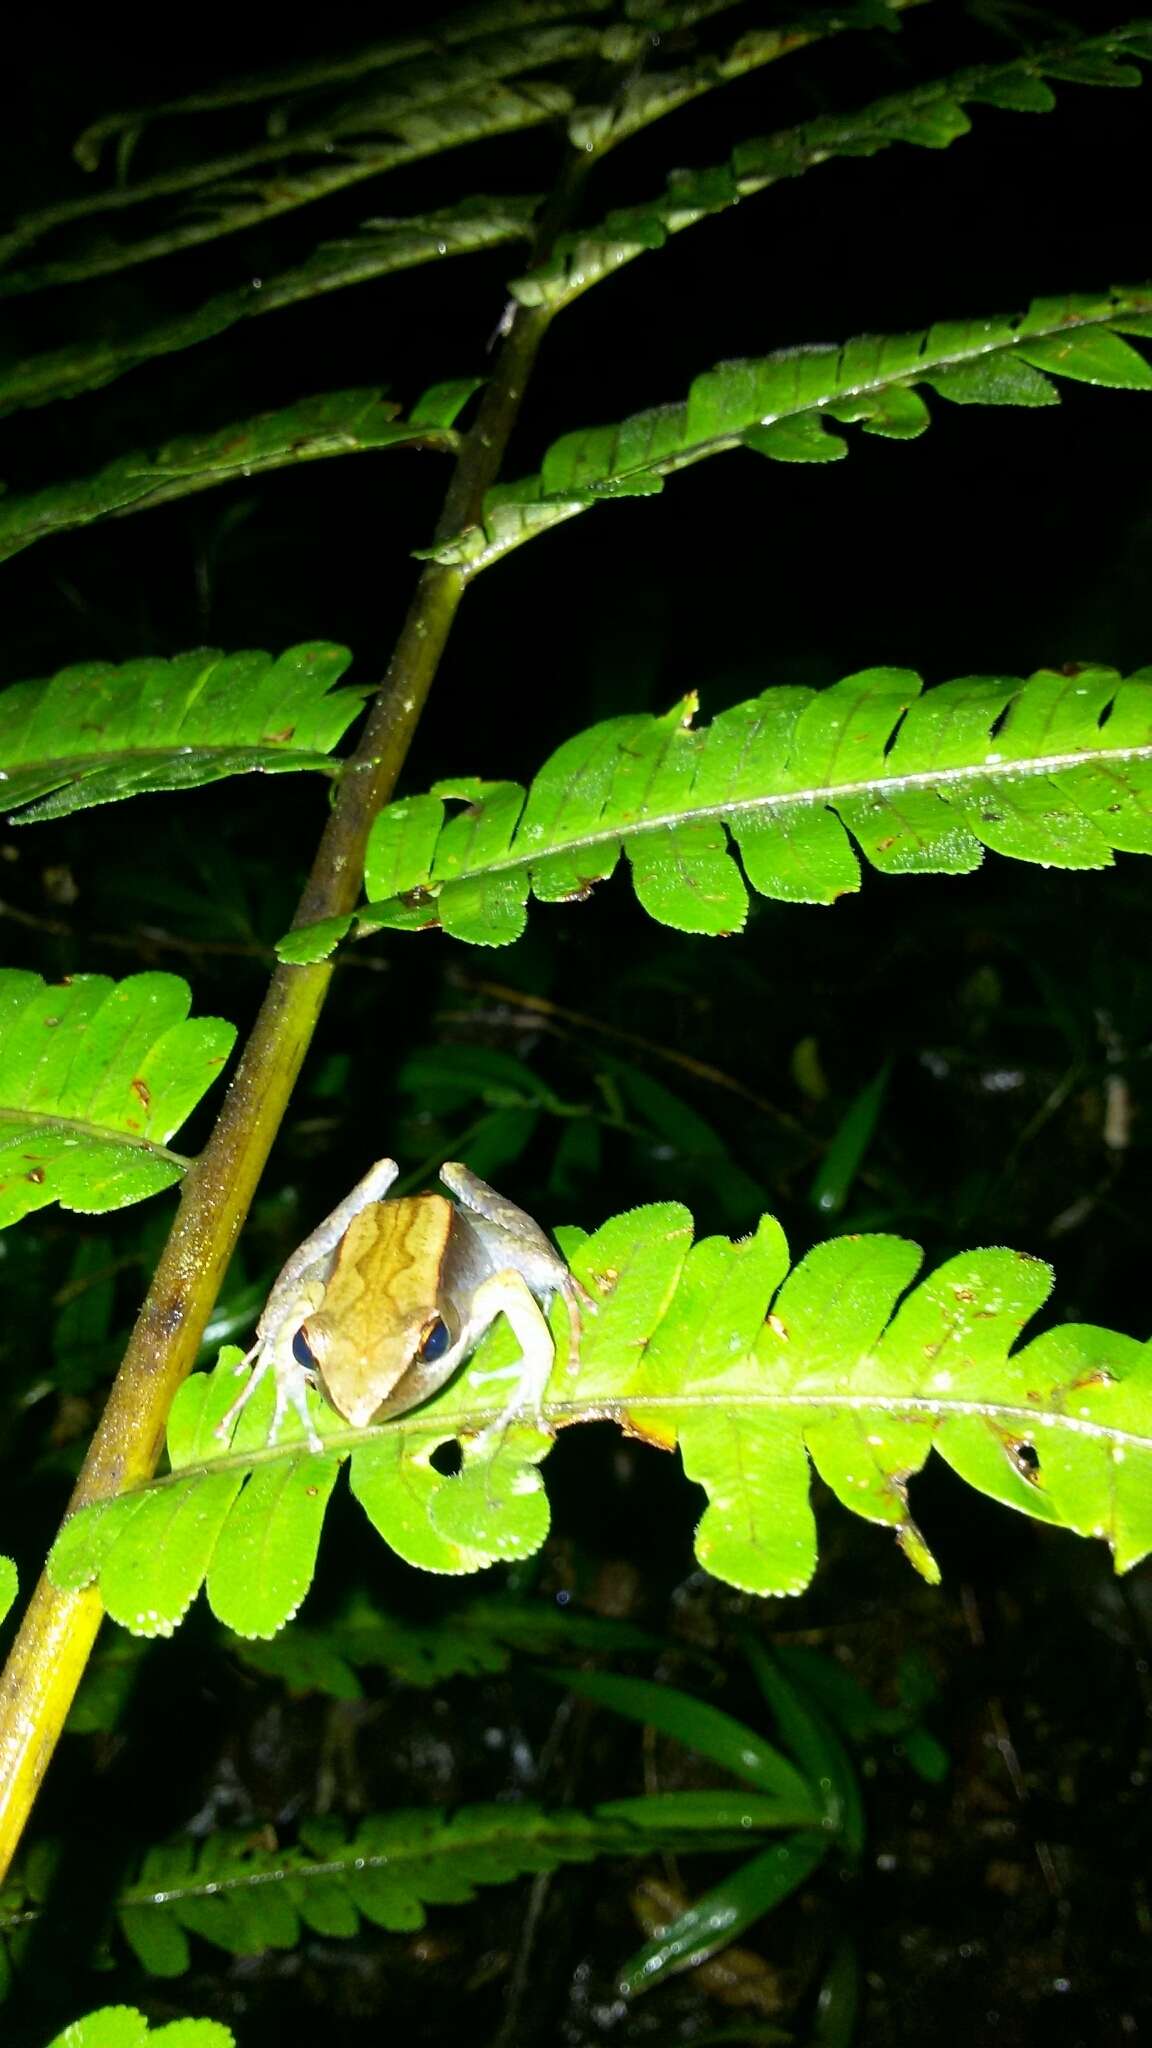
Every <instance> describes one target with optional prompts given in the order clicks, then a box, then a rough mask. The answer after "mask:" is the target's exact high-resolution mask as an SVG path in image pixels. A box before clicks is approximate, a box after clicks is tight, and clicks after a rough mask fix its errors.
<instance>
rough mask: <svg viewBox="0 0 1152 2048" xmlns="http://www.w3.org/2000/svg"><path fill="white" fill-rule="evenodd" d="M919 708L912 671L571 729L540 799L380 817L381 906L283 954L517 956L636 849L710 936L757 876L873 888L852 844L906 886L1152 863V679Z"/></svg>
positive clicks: (373, 878) (971, 679)
mask: <svg viewBox="0 0 1152 2048" xmlns="http://www.w3.org/2000/svg"><path fill="white" fill-rule="evenodd" d="M920 692H921V682H920V678H919V676H917V675H916V674H915V673H914V672H913V671H912V670H910V669H890V668H876V669H864V670H862V671H861V672H860V674H859V675H855V676H846V677H845V678H844V679H843V681H842V682H839V683H833V684H832V685H831V686H830V688H828V689H826V690H810V689H807V688H800V687H785V688H777V689H769V690H765V691H764V693H763V695H762V696H760V697H753V698H752V699H751V700H750V701H749V702H747V703H745V704H736V705H734V706H733V707H732V709H731V710H730V711H723V712H721V714H720V716H719V717H718V718H716V719H714V720H713V722H712V724H711V725H710V726H704V727H695V726H693V725H692V723H691V719H692V715H693V712H694V710H695V698H694V696H693V697H689V698H687V699H685V700H684V702H683V703H682V704H680V705H677V706H676V707H674V709H673V711H672V712H670V713H669V714H667V715H666V716H664V717H659V718H651V717H648V716H647V715H646V714H644V713H637V714H634V715H626V716H624V717H620V718H612V719H608V720H606V721H605V722H604V723H603V724H602V725H594V726H592V727H590V728H589V730H588V731H587V732H584V733H578V734H576V735H575V737H574V738H572V739H570V740H566V741H565V742H564V744H563V745H562V746H561V747H560V748H558V750H557V752H556V753H555V754H553V756H552V758H551V760H549V761H547V762H546V763H545V765H544V767H543V768H542V769H541V770H540V772H539V774H538V775H537V776H536V779H535V781H534V782H533V783H532V784H531V786H530V787H529V789H528V790H527V791H525V790H524V789H523V788H522V787H521V785H520V784H519V783H515V782H494V783H486V782H481V781H479V780H477V779H475V778H467V777H461V778H456V779H448V780H445V781H443V782H439V783H437V784H436V785H435V787H434V789H433V791H432V792H431V793H430V794H429V795H427V796H414V797H407V798H403V799H401V801H400V802H399V803H394V804H389V805H388V806H387V807H386V809H384V810H383V811H381V812H380V814H379V816H378V817H377V819H376V821H375V823H374V825H373V828H372V834H371V837H370V839H369V845H368V853H367V858H366V862H365V886H366V888H367V889H368V892H369V895H370V897H371V899H372V900H371V901H369V902H368V903H366V904H365V905H363V907H362V908H361V909H360V910H359V911H358V912H356V913H354V914H353V915H352V916H351V917H339V918H328V919H325V920H323V921H321V922H319V923H317V924H313V925H305V926H302V927H301V928H300V929H299V930H298V931H296V932H292V933H290V934H289V935H288V936H286V937H285V938H284V939H282V940H281V941H280V945H279V952H280V954H281V956H282V958H284V959H286V960H292V961H296V962H304V961H309V960H317V959H322V958H323V957H324V956H325V955H326V954H327V953H329V952H331V950H332V948H333V946H335V945H336V944H338V943H339V941H340V940H341V939H342V938H343V937H344V936H345V934H346V933H347V932H348V931H349V930H350V929H355V930H356V931H357V932H359V933H361V934H363V933H368V932H372V931H377V930H380V929H381V928H383V927H388V928H391V929H395V930H404V931H412V930H422V929H425V928H427V927H428V926H429V925H441V926H442V927H443V929H444V930H445V931H446V932H448V933H450V934H451V936H452V937H453V938H457V939H461V940H464V941H466V942H467V943H469V944H471V945H482V946H502V945H508V944H510V943H511V942H512V940H514V939H516V938H518V937H519V935H520V933H521V932H522V931H523V929H524V925H525V922H526V918H527V904H528V898H529V894H530V893H531V894H532V895H534V896H535V897H536V898H537V900H538V901H540V902H546V903H556V902H563V901H566V900H568V899H571V898H581V897H584V896H587V895H588V894H589V893H590V891H591V889H592V886H593V884H594V883H596V882H599V881H602V880H604V879H605V877H607V876H609V875H611V874H612V872H613V870H614V869H615V867H616V865H617V863H618V861H619V858H620V854H621V850H623V851H624V852H625V853H626V854H627V857H628V861H629V864H630V867H631V872H632V884H633V887H634V889H635V891H636V895H637V898H638V900H639V902H640V904H641V905H642V907H643V908H644V909H645V910H646V911H647V912H648V914H649V915H650V916H651V917H654V918H655V919H656V920H657V922H658V923H661V924H667V925H671V926H672V927H673V928H674V929H675V930H677V931H687V932H695V933H698V934H704V935H717V934H719V935H723V934H727V933H731V932H734V931H738V930H739V929H740V927H741V926H742V925H743V923H744V920H745V917H746V916H747V911H748V891H747V888H746V887H745V880H746V881H747V882H748V883H749V884H750V885H751V887H752V888H753V889H755V890H756V891H757V892H758V893H759V894H760V895H762V896H768V897H773V898H775V899H776V900H778V901H782V902H790V903H833V902H835V901H836V899H837V898H838V897H839V896H842V895H844V894H846V893H849V892H851V891H853V890H855V889H857V888H859V886H860V863H859V860H858V858H857V852H856V850H855V849H856V848H858V849H859V851H860V853H862V854H863V855H864V857H865V859H866V860H867V861H868V863H869V864H870V866H872V867H874V868H878V869H879V870H880V871H881V873H885V874H904V875H911V874H949V875H958V874H968V873H970V872H971V871H972V870H973V869H974V868H977V867H979V866H980V863H981V861H982V860H983V858H984V848H985V847H988V848H991V849H992V850H993V851H994V852H996V853H1002V854H1007V855H1009V856H1010V857H1011V858H1013V859H1015V860H1027V861H1035V862H1038V863H1040V864H1041V865H1044V866H1048V867H1066V868H1098V867H1109V866H1111V864H1112V859H1113V852H1114V850H1115V851H1121V852H1125V853H1152V669H1140V670H1138V671H1137V672H1136V674H1135V675H1133V676H1132V677H1130V678H1129V679H1128V680H1127V681H1124V680H1122V679H1121V677H1120V676H1119V675H1118V674H1117V672H1116V670H1115V669H1109V668H1095V667H1090V666H1085V667H1082V668H1073V669H1072V670H1071V671H1070V672H1069V673H1067V674H1065V673H1063V672H1057V671H1054V670H1051V669H1041V670H1039V671H1038V673H1037V674H1035V675H1033V676H1032V677H1030V678H1029V679H1028V680H1027V681H1022V680H1021V679H1020V678H1019V677H1014V676H961V677H958V678H957V679H956V681H954V682H949V683H941V684H939V685H938V686H937V687H936V688H935V689H932V690H928V691H927V692H925V694H924V695H923V696H922V695H921V694H920ZM460 804H462V805H463V808H457V806H458V805H460ZM728 835H731V839H732V840H734V841H735V844H736V847H737V848H738V849H739V853H740V859H741V862H742V865H743V876H742V875H741V872H740V869H739V868H738V867H737V864H736V860H735V858H734V855H733V851H732V848H731V846H730V843H729V837H728Z"/></svg>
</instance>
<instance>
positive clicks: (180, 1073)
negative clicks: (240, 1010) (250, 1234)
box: [0, 968, 236, 1227]
mask: <svg viewBox="0 0 1152 2048" xmlns="http://www.w3.org/2000/svg"><path fill="white" fill-rule="evenodd" d="M190 1003H191V993H190V991H189V989H188V986H187V984H186V983H185V982H183V981H181V980H180V978H179V976H178V975H175V974H132V975H129V976H127V978H126V979H125V980H123V981H119V982H114V981H111V980H109V978H108V977H107V976H106V975H102V974H78V975H75V976H73V978H72V980H71V981H69V982H67V983H65V984H62V985H60V986H52V985H51V984H49V983H47V982H44V981H41V979H40V976H39V975H38V974H29V973H25V972H24V971H23V970H21V969H18V968H3V969H0V1227H2V1226H3V1225H4V1224H7V1223H14V1222H15V1221H16V1220H17V1218H19V1217H21V1216H27V1215H29V1214H30V1213H31V1211H32V1210H34V1209H43V1208H45V1207H46V1206H47V1205H48V1203H49V1202H59V1203H60V1205H61V1207H62V1208H65V1209H78V1210H80V1211H81V1213H82V1214H84V1215H89V1216H94V1215H102V1214H104V1213H105V1212H106V1211H107V1210H109V1209H122V1208H125V1207H126V1206H127V1205H128V1204H129V1203H130V1202H139V1201H142V1200H143V1199H144V1197H145V1196H146V1195H151V1194H155V1193H157V1192H158V1190H159V1189H161V1188H166V1187H171V1185H172V1183H173V1181H176V1180H179V1178H180V1176H181V1174H182V1172H183V1170H184V1166H185V1161H184V1160H183V1159H182V1158H180V1156H179V1155H178V1154H177V1153H174V1152H170V1151H169V1150H168V1146H167V1140H168V1139H169V1138H170V1137H171V1136H172V1134H173V1132H174V1131H175V1130H177V1129H178V1128H179V1126H180V1124H182V1123H183V1122H184V1119H185V1118H186V1117H187V1116H189V1115H190V1114H191V1112H192V1110H193V1109H194V1108H195V1106H196V1104H197V1103H198V1102H199V1100H200V1098H201V1096H202V1095H203V1094H204V1091H205V1089H206V1088H208V1087H209V1086H210V1085H211V1083H212V1082H213V1081H214V1080H216V1078H217V1076H218V1074H219V1072H220V1069H221V1067H222V1066H223V1064H224V1061H225V1060H226V1058H227V1056H228V1053H229V1052H230V1050H231V1048H232V1043H233V1040H234V1039H235V1036H236V1031H235V1027H234V1026H233V1025H231V1024H227V1023H225V1022H224V1020H223V1019H222V1018H219V1017H189V1015H188V1010H189V1006H190Z"/></svg>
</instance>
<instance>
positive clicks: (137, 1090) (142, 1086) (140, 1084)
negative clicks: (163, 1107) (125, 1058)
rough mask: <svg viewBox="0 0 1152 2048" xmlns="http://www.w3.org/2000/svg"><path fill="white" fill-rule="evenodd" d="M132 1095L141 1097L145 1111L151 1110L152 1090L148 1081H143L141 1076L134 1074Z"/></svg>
mask: <svg viewBox="0 0 1152 2048" xmlns="http://www.w3.org/2000/svg"><path fill="white" fill-rule="evenodd" d="M132 1093H133V1095H135V1096H138V1097H139V1100H140V1101H141V1102H142V1103H143V1104H144V1107H145V1109H151V1107H152V1090H151V1089H150V1088H149V1086H148V1083H147V1081H143V1080H141V1078H140V1075H139V1074H134V1075H133V1077H132Z"/></svg>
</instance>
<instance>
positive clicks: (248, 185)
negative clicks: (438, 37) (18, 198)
mask: <svg viewBox="0 0 1152 2048" xmlns="http://www.w3.org/2000/svg"><path fill="white" fill-rule="evenodd" d="M599 39H600V30H599V29H598V28H597V27H596V26H595V25H587V24H582V23H565V22H558V23H554V24H543V25H541V26H540V27H527V28H524V29H515V30H511V31H508V32H506V33H503V34H500V35H496V36H489V37H484V38H482V39H480V40H479V41H478V42H477V43H475V44H474V45H473V46H472V47H471V48H470V49H468V48H463V49H459V50H458V51H456V52H442V53H439V54H437V55H435V56H433V57H431V58H419V59H417V60H415V61H414V62H411V63H409V64H405V65H403V66H402V67H400V68H399V70H398V72H397V74H396V77H395V79H394V80H393V81H392V84H391V89H387V88H385V87H383V86H381V87H380V88H372V87H369V88H368V89H366V90H365V91H364V92H363V93H361V94H358V95H356V96H354V97H352V98H350V99H348V100H346V101H345V102H343V103H342V104H341V105H339V106H336V107H335V108H332V109H331V110H328V111H325V112H322V113H320V114H318V115H315V116H313V117H312V118H309V117H308V116H307V114H306V115H305V118H304V120H303V121H302V123H301V124H300V125H299V126H296V127H292V126H288V127H286V128H282V129H280V131H279V132H278V133H276V134H273V135H268V134H267V133H265V134H264V135H262V136H261V138H260V140H259V141H258V142H256V143H254V144H253V145H252V146H251V147H250V148H248V149H244V150H237V151H233V152H232V153H230V154H229V155H227V156H220V157H216V158H213V159H211V160H208V161H204V162H196V163H191V164H186V165H182V166H180V167H178V168H177V169H174V170H171V171H165V172H162V173H159V174H157V175H156V176H155V177H152V178H148V179H146V180H143V181H142V182H140V183H139V184H135V185H128V184H122V185H114V186H111V187H108V188H106V189H104V190H102V191H100V192H98V193H93V194H85V195H84V196H83V197H82V198H79V199H74V200H69V201H65V202H63V203H61V204H59V205H56V206H52V207H49V208H46V209H44V210H43V211H41V212H39V213H36V214H32V215H29V216H28V217H27V218H26V219H24V220H23V221H18V222H17V223H16V224H15V226H14V227H13V228H12V229H11V231H10V232H9V233H8V234H7V235H3V236H0V267H2V274H0V296H16V295H20V294H25V293H28V292H34V291H39V290H41V289H43V288H44V287H45V286H48V285H56V284H62V283H65V282H73V283H74V282H77V281H78V280H80V279H82V278H92V277H100V276H104V275H107V274H108V273H110V272H112V271H119V270H124V269H127V268H129V267H131V266H132V265H135V264H138V263H143V262H147V261H149V260H150V259H151V258H153V257H156V256H161V255H170V254H172V253H174V252H175V251H176V250H179V249H188V248H193V247H195V246H197V245H199V244H202V243H204V242H208V241H215V240H218V239H219V238H220V237H221V236H224V235H231V234H235V233H237V232H238V231H239V230H240V229H241V228H248V227H255V226H257V225H259V224H261V223H264V222H267V221H270V220H273V219H276V218H277V217H278V216H280V215H282V214H285V213H291V212H295V211H296V210H297V209H299V208H300V207H303V206H309V205H312V204H314V203H315V202H316V201H318V200H321V199H326V198H330V197H331V196H332V195H333V194H334V193H336V192H340V191H344V190H346V189H348V188H349V187H351V186H353V185H357V184H360V183H362V182H363V181H364V180H365V179H366V178H375V177H379V176H380V175H381V174H382V173H383V172H385V171H389V170H395V169H397V168H399V166H400V165H402V164H408V163H414V162H417V161H419V160H420V159H421V158H423V157H429V156H439V155H442V154H443V153H445V152H446V151H448V150H452V149H458V148H461V147H462V146H463V145H464V144H466V143H472V142H481V141H484V140H488V139H490V138H492V137H494V136H497V135H506V134H510V133H515V132H516V131H517V130H520V129H526V128H532V127H538V126H539V125H540V124H541V123H542V122H545V121H552V120H556V119H557V118H558V117H561V116H563V115H565V114H567V113H568V112H570V110H571V108H572V105H573V95H572V92H571V90H570V89H569V87H568V86H567V85H565V84H563V83H561V82H559V81H553V80H551V79H549V78H547V77H524V74H525V73H528V72H534V71H536V70H537V69H538V68H539V67H548V66H550V65H563V64H566V63H570V62H572V61H574V60H576V59H580V58H584V59H587V58H589V57H592V56H594V55H595V54H596V51H597V48H598V45H599ZM517 81H519V82H517ZM318 159H319V161H318ZM163 199H179V200H181V202H182V204H181V206H180V209H179V210H178V211H177V212H174V213H173V214H172V215H170V217H169V218H168V219H167V220H166V221H165V222H164V224H163V225H162V226H161V227H159V228H158V229H157V228H145V229H144V231H143V232H142V233H141V234H140V235H139V236H138V237H136V238H134V239H131V238H125V239H123V240H120V241H113V240H112V239H111V238H110V237H109V236H107V235H102V236H101V238H100V240H99V242H97V243H95V244H94V245H93V246H91V247H90V248H88V249H86V250H82V251H79V252H77V254H75V255H74V256H66V257H62V258H60V259H57V260H53V259H49V260H47V261H45V262H43V263H41V264H38V265H35V266H34V267H32V268H31V269H23V270H16V269H12V268H9V267H8V266H10V265H11V264H12V263H13V261H14V259H15V258H16V257H17V256H18V255H19V254H20V253H21V251H23V250H24V249H27V248H29V247H30V246H32V245H33V244H34V243H36V242H38V241H39V240H41V239H42V237H43V236H44V235H45V234H46V233H47V232H48V231H49V230H51V229H58V228H61V227H68V226H73V227H74V226H75V225H76V224H77V223H80V222H83V221H85V220H87V219H90V218H92V217H94V216H98V215H100V214H102V213H118V214H124V213H126V212H127V213H129V214H131V212H132V211H133V210H135V209H136V208H138V207H140V206H151V205H153V204H154V203H155V202H156V201H158V200H163Z"/></svg>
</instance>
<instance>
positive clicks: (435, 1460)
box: [429, 1437, 464, 1479]
mask: <svg viewBox="0 0 1152 2048" xmlns="http://www.w3.org/2000/svg"><path fill="white" fill-rule="evenodd" d="M429 1463H430V1464H431V1467H432V1470H433V1471H434V1472H438V1473H439V1474H440V1477H441V1479H458V1478H459V1477H460V1474H461V1472H462V1471H463V1469H464V1453H463V1451H462V1450H461V1449H460V1446H459V1444H458V1443H457V1441H456V1438H455V1437H453V1439H452V1441H451V1443H450V1444H437V1446H436V1449H435V1450H434V1451H433V1453H432V1456H431V1458H430V1460H429Z"/></svg>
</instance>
